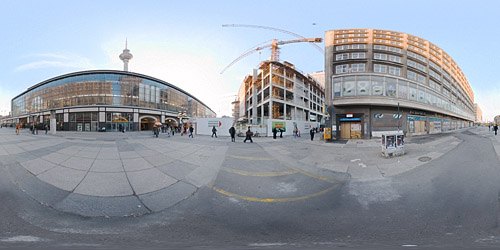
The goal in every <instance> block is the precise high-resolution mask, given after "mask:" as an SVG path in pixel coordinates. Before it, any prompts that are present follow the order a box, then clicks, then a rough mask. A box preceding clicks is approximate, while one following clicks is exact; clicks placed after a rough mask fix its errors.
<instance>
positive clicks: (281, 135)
mask: <svg viewBox="0 0 500 250" xmlns="http://www.w3.org/2000/svg"><path fill="white" fill-rule="evenodd" d="M280 138H283V129H282V128H280Z"/></svg>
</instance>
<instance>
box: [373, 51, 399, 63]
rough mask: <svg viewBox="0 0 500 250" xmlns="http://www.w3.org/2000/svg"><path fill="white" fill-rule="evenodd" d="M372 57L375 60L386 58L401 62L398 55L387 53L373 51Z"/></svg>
mask: <svg viewBox="0 0 500 250" xmlns="http://www.w3.org/2000/svg"><path fill="white" fill-rule="evenodd" d="M373 59H376V60H388V61H391V62H397V63H401V57H400V56H395V55H388V54H382V53H374V54H373Z"/></svg>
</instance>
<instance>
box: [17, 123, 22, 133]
mask: <svg viewBox="0 0 500 250" xmlns="http://www.w3.org/2000/svg"><path fill="white" fill-rule="evenodd" d="M20 129H21V124H17V126H16V135H19V130H20Z"/></svg>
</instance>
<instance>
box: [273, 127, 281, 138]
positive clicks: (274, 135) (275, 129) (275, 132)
mask: <svg viewBox="0 0 500 250" xmlns="http://www.w3.org/2000/svg"><path fill="white" fill-rule="evenodd" d="M272 131H273V139H276V134H277V133H278V132H280V138H283V131H284V130H283V128H279V129H277V128H276V127H274V128H273V130H272Z"/></svg>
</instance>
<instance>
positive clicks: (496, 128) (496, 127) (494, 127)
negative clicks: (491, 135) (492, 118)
mask: <svg viewBox="0 0 500 250" xmlns="http://www.w3.org/2000/svg"><path fill="white" fill-rule="evenodd" d="M493 130H495V135H497V131H498V125H496V124H495V126H493Z"/></svg>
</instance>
